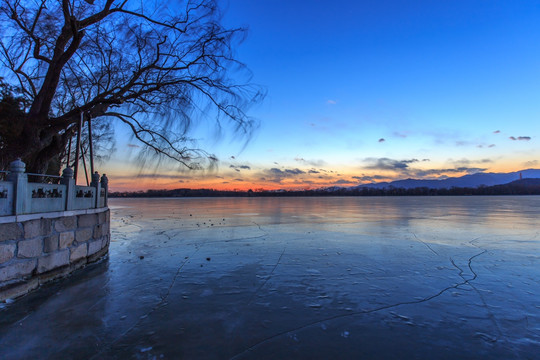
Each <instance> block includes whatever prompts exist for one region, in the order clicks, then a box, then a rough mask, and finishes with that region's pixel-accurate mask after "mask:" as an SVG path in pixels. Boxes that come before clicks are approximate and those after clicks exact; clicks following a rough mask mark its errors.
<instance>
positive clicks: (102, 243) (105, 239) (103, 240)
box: [101, 235, 109, 249]
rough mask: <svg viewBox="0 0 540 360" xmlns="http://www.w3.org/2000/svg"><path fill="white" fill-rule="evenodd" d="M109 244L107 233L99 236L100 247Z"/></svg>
mask: <svg viewBox="0 0 540 360" xmlns="http://www.w3.org/2000/svg"><path fill="white" fill-rule="evenodd" d="M108 246H109V235H105V236H103V237H102V238H101V248H102V249H103V248H105V247H108Z"/></svg>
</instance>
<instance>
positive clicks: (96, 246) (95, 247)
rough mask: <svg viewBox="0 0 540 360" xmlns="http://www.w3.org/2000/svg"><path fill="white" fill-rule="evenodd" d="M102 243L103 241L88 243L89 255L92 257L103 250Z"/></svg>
mask: <svg viewBox="0 0 540 360" xmlns="http://www.w3.org/2000/svg"><path fill="white" fill-rule="evenodd" d="M101 246H102V241H101V239H98V240H94V241H90V242H89V243H88V255H92V254H95V253H97V252H98V251H99V250H101Z"/></svg>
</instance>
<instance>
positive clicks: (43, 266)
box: [37, 249, 69, 274]
mask: <svg viewBox="0 0 540 360" xmlns="http://www.w3.org/2000/svg"><path fill="white" fill-rule="evenodd" d="M68 264H69V249H64V250H59V251H57V252H53V253H51V254H49V255H46V256H43V257H40V258H39V259H38V265H37V271H38V273H40V274H41V273H44V272H46V271H49V270H52V269H55V268H58V267H61V266H64V265H68Z"/></svg>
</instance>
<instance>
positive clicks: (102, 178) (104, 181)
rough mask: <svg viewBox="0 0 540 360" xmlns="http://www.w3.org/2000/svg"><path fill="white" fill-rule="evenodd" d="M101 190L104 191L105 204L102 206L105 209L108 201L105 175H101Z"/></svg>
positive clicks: (107, 186)
mask: <svg viewBox="0 0 540 360" xmlns="http://www.w3.org/2000/svg"><path fill="white" fill-rule="evenodd" d="M101 188H102V189H105V202H104V204H103V206H104V207H107V206H108V205H107V203H108V199H109V179H108V178H107V175H106V174H103V176H102V177H101Z"/></svg>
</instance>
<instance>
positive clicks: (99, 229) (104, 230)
mask: <svg viewBox="0 0 540 360" xmlns="http://www.w3.org/2000/svg"><path fill="white" fill-rule="evenodd" d="M106 225H107V224H100V225H96V226H95V227H94V239H99V238H100V237H102V236H104V235H107V234H108V233H109V232H108V226H106Z"/></svg>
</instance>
